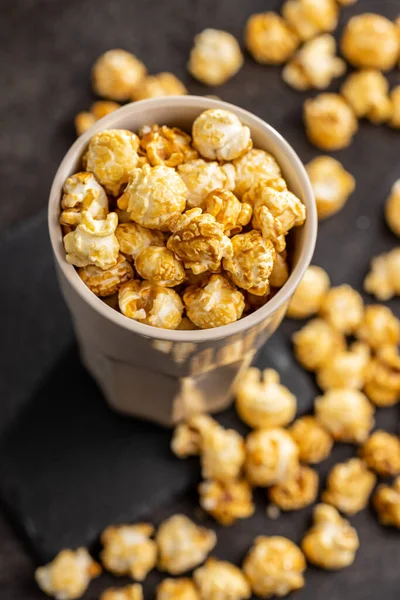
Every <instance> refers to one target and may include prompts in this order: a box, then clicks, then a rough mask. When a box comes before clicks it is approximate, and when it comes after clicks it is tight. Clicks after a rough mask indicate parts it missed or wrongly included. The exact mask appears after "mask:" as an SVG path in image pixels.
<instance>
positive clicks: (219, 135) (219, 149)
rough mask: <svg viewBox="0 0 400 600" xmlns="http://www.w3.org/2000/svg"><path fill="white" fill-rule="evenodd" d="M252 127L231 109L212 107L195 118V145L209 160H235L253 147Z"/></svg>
mask: <svg viewBox="0 0 400 600" xmlns="http://www.w3.org/2000/svg"><path fill="white" fill-rule="evenodd" d="M250 135H251V133H250V129H249V128H248V127H246V126H245V125H242V123H241V122H240V120H239V119H238V117H237V116H236V115H235V114H234V113H232V112H231V111H229V110H224V109H222V108H211V109H210V110H205V111H203V112H202V113H201V114H200V115H199V116H198V117H197V119H195V121H194V123H193V127H192V136H193V146H194V147H195V148H196V150H198V151H199V153H200V154H201V156H203V157H204V158H208V159H209V160H233V159H234V158H239V156H242V154H244V153H245V152H247V151H248V150H250V149H251V147H252V141H251V137H250Z"/></svg>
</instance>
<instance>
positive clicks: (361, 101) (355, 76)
mask: <svg viewBox="0 0 400 600" xmlns="http://www.w3.org/2000/svg"><path fill="white" fill-rule="evenodd" d="M341 93H342V95H343V96H344V98H345V99H346V100H347V102H348V103H349V104H350V106H351V107H352V109H353V110H354V112H355V114H356V115H357V117H358V118H363V117H365V118H366V119H369V120H370V121H371V123H374V124H376V125H378V124H379V123H384V122H385V121H388V119H390V117H391V115H392V103H391V100H390V98H389V82H388V81H387V79H386V77H385V76H384V75H382V73H381V72H380V71H377V70H374V69H364V70H362V71H358V72H356V73H352V74H351V75H349V76H348V78H347V79H346V81H345V82H344V84H343V85H342V88H341Z"/></svg>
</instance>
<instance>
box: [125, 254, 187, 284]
mask: <svg viewBox="0 0 400 600" xmlns="http://www.w3.org/2000/svg"><path fill="white" fill-rule="evenodd" d="M135 269H136V271H137V272H138V273H139V275H140V277H142V278H143V279H147V280H148V281H151V282H152V283H156V284H159V285H165V286H166V287H175V286H176V285H180V284H181V283H182V282H183V280H184V279H185V269H184V268H183V265H182V263H181V261H180V260H178V259H176V258H175V256H174V253H173V252H171V250H168V248H165V247H159V246H148V247H147V248H144V250H142V251H141V252H140V254H138V256H137V257H136V259H135Z"/></svg>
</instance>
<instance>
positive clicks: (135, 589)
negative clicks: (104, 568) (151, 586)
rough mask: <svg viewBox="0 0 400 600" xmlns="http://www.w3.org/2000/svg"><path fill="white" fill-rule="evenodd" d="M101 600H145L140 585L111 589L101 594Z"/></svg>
mask: <svg viewBox="0 0 400 600" xmlns="http://www.w3.org/2000/svg"><path fill="white" fill-rule="evenodd" d="M99 600H143V588H142V586H141V585H140V583H134V584H132V585H127V586H125V587H123V588H121V587H119V588H109V589H108V590H106V591H105V592H103V593H102V594H101V596H100V598H99Z"/></svg>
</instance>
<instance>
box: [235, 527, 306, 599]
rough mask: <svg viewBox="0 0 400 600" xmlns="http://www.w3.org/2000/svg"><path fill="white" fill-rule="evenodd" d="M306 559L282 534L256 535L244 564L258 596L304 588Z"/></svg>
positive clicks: (280, 593)
mask: <svg viewBox="0 0 400 600" xmlns="http://www.w3.org/2000/svg"><path fill="white" fill-rule="evenodd" d="M305 570H306V561H305V558H304V555H303V553H302V551H301V550H300V548H299V547H298V546H296V544H294V543H293V542H292V541H290V540H288V539H287V538H285V537H281V536H271V537H265V536H259V537H257V538H256V539H255V540H254V543H253V546H252V547H251V548H250V550H249V552H248V554H247V556H246V558H245V559H244V563H243V571H244V574H245V575H246V577H247V579H248V580H249V582H250V585H251V588H252V590H253V593H254V594H256V596H259V597H260V598H271V597H272V596H279V597H281V596H286V595H287V594H289V593H290V592H292V591H294V590H299V589H301V588H302V587H304V576H303V573H304V571H305Z"/></svg>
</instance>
